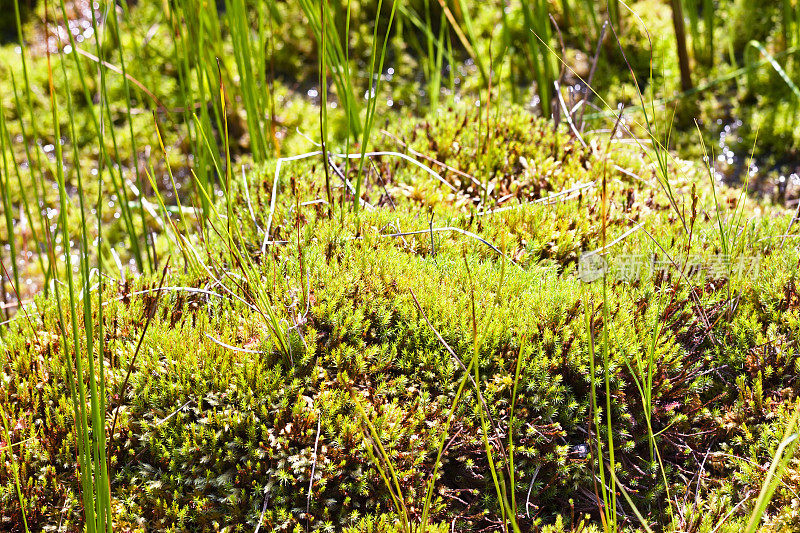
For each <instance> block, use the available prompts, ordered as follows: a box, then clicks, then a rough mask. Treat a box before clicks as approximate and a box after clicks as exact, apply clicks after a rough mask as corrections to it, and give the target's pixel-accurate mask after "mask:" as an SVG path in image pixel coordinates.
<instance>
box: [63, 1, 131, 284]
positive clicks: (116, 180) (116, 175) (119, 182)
mask: <svg viewBox="0 0 800 533" xmlns="http://www.w3.org/2000/svg"><path fill="white" fill-rule="evenodd" d="M59 4H60V7H61V16H62V19H63V20H64V23H65V24H67V23H68V22H67V21H68V20H69V17H68V16H67V10H66V6H65V3H64V0H59ZM92 28H93V31H94V33H95V42H96V46H97V54H98V58H99V59H100V61H101V63H100V80H101V91H102V93H103V95H105V77H104V76H105V74H104V72H105V67H104V65H103V64H102V61H103V53H102V47H101V46H100V41H99V37H98V36H97V34H98V28H97V20H96V17H95V13H94V10H92ZM66 33H67V35H68V36H69V44H70V52H69V53H70V55H71V56H72V58H73V62H74V63H75V68H76V70H77V73H78V79H79V80H80V84H81V88H82V90H83V95H84V98H85V100H86V109H87V112H88V113H89V116H90V117H91V124H92V127H93V130H94V134H95V136H96V137H97V138H98V139H100V138H102V137H103V132H102V129H103V126H104V125H103V124H101V121H100V120H98V118H97V113H96V112H95V109H94V100H93V98H92V94H91V92H90V91H89V86H88V84H87V81H86V80H87V76H86V73H85V72H84V68H83V64H82V62H81V59H80V57H79V54H78V45H77V43H76V42H75V36H74V35H73V34H72V32H70V31H67V32H66ZM101 111H102V110H101ZM109 134H110V136H111V141H112V145H113V147H114V159H116V161H119V160H120V158H119V150H118V147H117V141H116V136H115V134H114V129H113V127H112V128H109ZM98 145H99V146H98V147H99V149H100V158H101V159H102V160H103V161H104V163H105V164H106V166H107V167H108V170H109V175H110V176H111V183H112V186H113V188H114V192H115V194H116V195H117V198H118V199H119V205H120V214H121V216H122V220H123V222H124V224H125V229H126V231H127V233H128V236H129V237H130V241H131V252H132V255H133V258H134V259H135V261H136V266H137V267H138V268H139V270H140V271H143V270H144V261H143V260H142V254H141V250H140V248H139V238H138V236H137V233H136V229H135V227H134V225H133V218H132V216H131V213H130V207H129V206H128V202H127V201H126V198H127V194H126V192H125V178H124V176H123V173H122V166H121V165H119V164H117V163H116V162H115V161H114V160H112V159H111V156H110V155H109V153H108V149H107V147H106V146H105V143H104V142H99V143H98ZM75 164H76V165H78V164H80V161H75Z"/></svg>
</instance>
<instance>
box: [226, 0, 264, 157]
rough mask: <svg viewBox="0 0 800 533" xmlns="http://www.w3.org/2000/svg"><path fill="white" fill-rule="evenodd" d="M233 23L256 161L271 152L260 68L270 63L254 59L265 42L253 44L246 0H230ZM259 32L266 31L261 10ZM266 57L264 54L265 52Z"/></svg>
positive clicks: (228, 4)
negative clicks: (266, 134) (267, 135)
mask: <svg viewBox="0 0 800 533" xmlns="http://www.w3.org/2000/svg"><path fill="white" fill-rule="evenodd" d="M226 6H227V13H228V21H229V25H230V35H231V41H232V43H233V55H234V58H235V59H236V66H237V69H238V71H239V79H240V83H239V92H240V94H241V97H242V102H243V103H244V108H245V111H246V115H247V127H248V131H249V133H250V138H251V147H250V149H251V151H252V153H253V160H254V161H255V162H256V163H260V162H263V161H265V160H266V159H267V157H268V156H269V155H271V152H272V151H271V150H270V148H269V146H268V142H267V138H266V136H265V132H266V131H268V128H269V127H270V126H269V124H268V121H269V118H268V116H269V114H268V113H267V109H266V101H267V97H266V95H265V94H264V93H265V92H266V91H267V86H266V84H262V83H260V81H261V78H259V76H258V74H257V73H258V72H260V71H266V69H265V66H266V63H264V62H260V63H259V62H258V61H254V58H255V59H258V58H259V56H260V55H259V52H258V50H260V49H263V48H264V43H263V42H257V43H256V46H255V47H254V46H253V45H252V42H251V39H250V33H251V29H250V22H249V21H248V19H247V11H248V9H247V6H245V3H244V0H228V1H227V2H226ZM258 21H259V32H258V34H259V35H263V25H264V17H263V16H261V10H258ZM262 57H263V56H262Z"/></svg>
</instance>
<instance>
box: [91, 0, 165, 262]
mask: <svg viewBox="0 0 800 533" xmlns="http://www.w3.org/2000/svg"><path fill="white" fill-rule="evenodd" d="M123 3H125V2H123ZM109 11H110V12H111V21H110V22H111V29H112V31H113V32H114V40H115V41H116V42H117V43H118V46H119V64H120V70H121V71H122V86H123V88H124V90H125V112H126V116H127V120H128V133H129V135H130V139H131V167H132V169H133V173H134V175H135V176H136V182H135V183H136V187H137V188H138V190H139V194H138V195H137V196H138V199H139V215H140V223H141V232H142V237H144V247H145V253H146V254H147V266H148V269H149V271H150V272H152V271H153V270H154V269H155V250H151V249H150V241H151V238H150V232H149V231H147V219H146V217H145V209H144V187H143V185H144V181H143V180H142V176H141V173H140V172H139V151H138V150H137V145H136V135H135V134H134V132H133V115H132V114H131V87H130V82H129V81H128V71H127V69H126V66H125V51H124V50H123V48H122V40H121V39H120V33H119V18H118V17H117V6H116V2H114V3H112V5H111V6H110V9H109ZM133 40H134V41H135V39H133ZM98 57H99V56H98ZM106 104H108V101H106ZM110 116H111V115H110V113H109V117H110ZM120 201H121V200H120ZM153 246H155V243H153Z"/></svg>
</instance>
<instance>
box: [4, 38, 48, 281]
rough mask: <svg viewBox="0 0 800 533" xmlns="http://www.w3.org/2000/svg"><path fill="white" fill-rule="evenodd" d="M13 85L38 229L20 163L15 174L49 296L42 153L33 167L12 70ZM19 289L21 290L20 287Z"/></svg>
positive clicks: (15, 168) (5, 134)
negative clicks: (43, 234)
mask: <svg viewBox="0 0 800 533" xmlns="http://www.w3.org/2000/svg"><path fill="white" fill-rule="evenodd" d="M23 54H24V51H23ZM11 86H12V88H13V90H14V105H15V106H16V108H17V110H18V116H19V126H20V131H21V132H22V139H23V143H22V144H23V145H24V146H25V158H26V161H27V163H28V177H29V179H30V188H31V189H33V196H34V197H33V201H34V202H35V204H34V205H35V211H36V215H37V216H36V221H38V222H39V229H38V230H37V229H36V224H35V221H34V218H33V213H32V212H31V207H30V202H29V200H28V195H27V192H26V191H27V190H28V188H29V187H28V186H26V185H23V180H22V173H21V172H20V165H16V164H15V165H13V167H14V172H15V174H16V176H17V184H18V185H19V189H20V198H21V200H22V203H23V206H24V208H25V216H27V217H28V220H29V221H30V228H31V235H32V236H33V241H34V243H35V244H36V257H37V259H38V261H39V266H40V268H41V269H42V274H43V276H44V281H43V286H44V295H45V296H47V293H48V286H47V285H48V282H49V280H50V265H46V264H45V261H44V257H43V254H42V251H43V249H44V247H46V244H47V243H46V242H45V241H43V240H41V239H40V234H39V231H43V232H46V230H45V226H46V225H47V221H46V219H45V216H44V212H43V209H42V208H43V207H44V203H43V202H42V200H41V198H42V197H43V196H44V193H42V194H41V195H40V194H39V183H40V182H41V184H42V191H44V190H45V189H44V181H42V180H43V179H44V177H43V176H42V168H41V166H38V165H41V162H40V161H39V159H40V155H39V151H38V150H35V153H36V156H37V157H36V159H37V161H36V163H35V165H36V169H34V168H33V167H34V166H35V165H34V161H33V160H32V159H31V156H30V155H31V152H30V148H29V146H28V144H29V142H28V140H27V139H28V136H27V131H26V128H25V120H24V119H23V117H22V106H21V105H20V99H19V91H18V90H17V82H16V79H15V77H14V73H13V72H11ZM3 126H4V129H5V133H4V134H3V136H4V137H5V138H6V139H8V141H9V146H12V144H11V136H10V135H9V133H8V129H7V126H6V125H5V123H4V125H3ZM12 157H13V152H12ZM35 172H37V174H34V173H35ZM17 289H18V290H19V287H18V288H17Z"/></svg>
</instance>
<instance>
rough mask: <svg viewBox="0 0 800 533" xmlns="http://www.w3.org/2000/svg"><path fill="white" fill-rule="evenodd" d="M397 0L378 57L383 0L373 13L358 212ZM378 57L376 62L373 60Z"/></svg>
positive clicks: (356, 201) (355, 202)
mask: <svg viewBox="0 0 800 533" xmlns="http://www.w3.org/2000/svg"><path fill="white" fill-rule="evenodd" d="M398 2H399V0H394V1H393V2H392V10H391V12H390V14H389V22H388V24H387V26H386V31H385V33H384V36H383V44H382V46H381V48H380V57H378V27H379V26H380V24H379V21H380V15H381V7H383V0H378V11H377V14H376V15H375V28H374V31H373V35H372V53H371V56H370V57H371V58H372V61H371V62H370V68H369V77H368V78H367V82H368V83H369V86H368V88H367V95H368V100H367V112H366V117H365V118H364V129H363V133H362V138H361V157H360V158H359V160H358V173H357V174H356V187H355V194H354V195H353V196H354V197H353V210H354V211H355V212H356V214H358V208H359V201H360V199H361V184H362V183H363V181H364V163H365V161H366V153H367V145H368V144H369V138H370V132H371V131H372V125H373V124H374V122H375V114H376V110H377V106H378V93H379V91H380V85H381V83H380V82H381V73H382V72H383V62H384V60H385V59H386V46H387V44H388V42H389V35H390V34H391V31H392V22H393V21H394V16H395V13H396V12H397V4H398ZM376 59H378V64H377V65H376V64H375V60H376Z"/></svg>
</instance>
